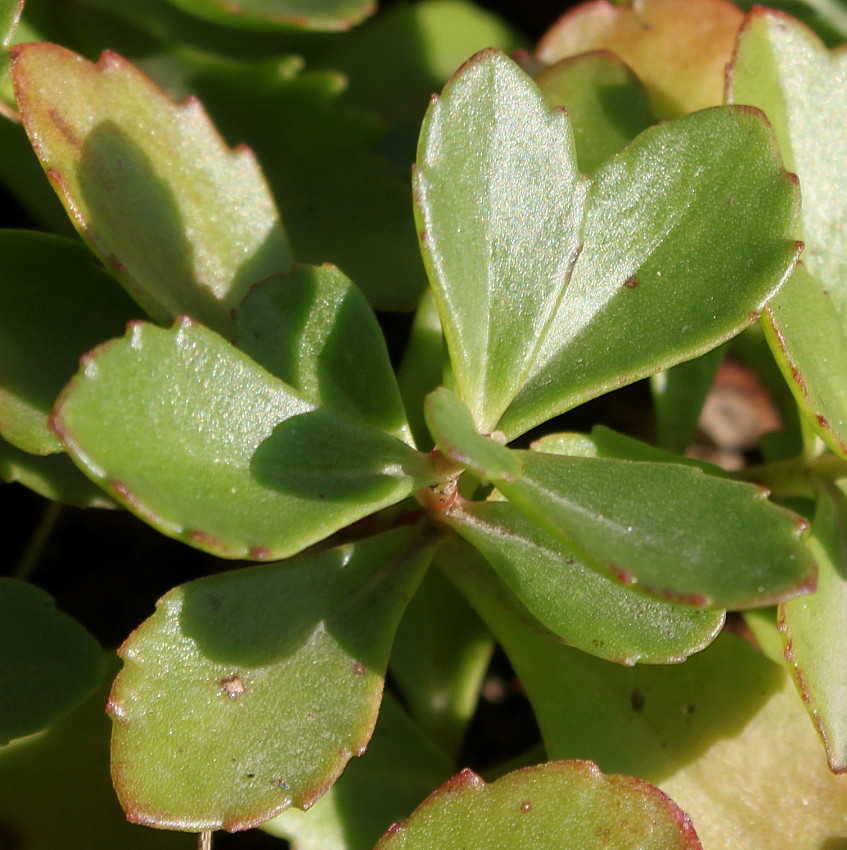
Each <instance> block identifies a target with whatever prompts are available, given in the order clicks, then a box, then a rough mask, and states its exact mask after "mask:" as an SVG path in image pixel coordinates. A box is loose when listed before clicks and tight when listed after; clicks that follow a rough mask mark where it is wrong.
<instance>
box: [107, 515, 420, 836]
mask: <svg viewBox="0 0 847 850" xmlns="http://www.w3.org/2000/svg"><path fill="white" fill-rule="evenodd" d="M434 542H435V538H434V537H433V535H432V534H426V533H423V534H422V533H421V532H419V531H418V530H417V529H414V528H408V527H407V528H404V529H397V530H394V531H389V532H386V533H385V534H382V535H379V536H377V537H372V538H369V539H367V540H365V541H362V542H359V543H355V544H349V545H347V546H342V547H340V548H337V549H331V550H327V551H325V552H322V553H320V554H317V555H304V556H302V557H300V558H298V559H297V560H295V561H291V562H286V563H280V564H270V565H265V566H260V567H250V568H245V569H241V570H237V571H234V572H229V573H223V574H221V575H217V576H212V577H209V578H204V579H199V580H198V581H194V582H190V583H189V584H186V585H183V586H181V587H178V588H176V589H174V590H172V591H171V592H170V593H168V594H167V595H166V596H165V597H164V598H163V599H162V600H161V601H160V602H159V604H158V606H157V611H156V613H155V614H154V615H153V616H152V617H151V618H150V619H148V620H147V621H146V622H145V623H144V624H143V625H142V626H141V627H140V628H139V629H138V630H136V631H135V632H134V633H133V634H132V636H131V637H130V639H129V640H128V641H127V642H126V643H125V644H124V646H123V647H122V649H121V655H122V657H123V658H124V659H125V662H126V666H125V667H124V669H123V671H122V672H121V673H120V675H119V676H118V678H117V680H116V681H115V686H114V688H113V690H112V697H111V699H110V702H109V711H110V713H111V714H112V717H113V718H114V734H113V741H112V763H113V766H114V769H113V779H114V782H115V788H116V789H117V792H118V796H119V798H120V800H121V803H122V805H123V806H124V809H125V810H126V812H127V814H128V816H129V818H130V819H131V820H133V821H135V822H140V823H147V824H151V825H156V826H164V827H171V828H176V829H185V830H203V829H217V828H221V827H222V828H224V829H229V830H237V829H247V828H249V827H252V826H256V825H257V824H259V823H261V822H262V821H265V820H267V819H269V818H271V817H273V816H274V815H276V814H279V813H280V812H281V811H283V810H284V809H287V808H288V807H289V806H291V805H294V806H298V807H299V808H304V809H305V808H308V807H309V806H310V805H311V804H312V803H313V802H315V800H317V799H318V798H319V797H320V796H321V795H322V794H323V793H324V792H325V791H326V790H327V788H328V787H329V786H330V785H331V784H332V782H333V781H334V780H335V779H336V777H337V776H338V775H339V774H340V773H341V771H342V770H343V769H344V766H345V765H346V764H347V762H348V761H349V759H350V758H351V756H353V755H354V754H358V755H360V754H361V753H362V752H364V749H365V747H366V746H367V743H368V740H369V739H370V736H371V733H372V731H373V727H374V724H375V722H376V716H377V713H378V711H379V703H380V699H381V696H382V687H383V677H384V674H385V667H386V664H387V662H388V653H389V650H390V647H391V642H392V640H393V638H394V632H395V630H396V628H397V623H398V621H399V620H400V617H401V615H402V613H403V609H404V608H405V606H406V603H407V602H408V600H409V598H410V597H411V595H412V594H413V593H414V591H415V588H416V587H417V585H418V583H419V582H420V579H421V576H422V574H423V572H424V570H425V569H426V567H427V564H428V563H429V559H430V557H431V549H432V545H433V544H434Z"/></svg>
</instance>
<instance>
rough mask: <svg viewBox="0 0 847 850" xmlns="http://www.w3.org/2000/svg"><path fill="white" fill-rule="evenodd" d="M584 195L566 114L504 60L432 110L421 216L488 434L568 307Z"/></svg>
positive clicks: (464, 375)
mask: <svg viewBox="0 0 847 850" xmlns="http://www.w3.org/2000/svg"><path fill="white" fill-rule="evenodd" d="M585 189H586V183H585V180H584V179H583V178H582V177H581V176H580V175H579V173H578V172H577V169H576V156H575V152H574V149H573V139H572V137H571V134H570V131H569V129H568V123H567V118H566V116H565V114H564V113H561V112H551V111H550V110H549V109H548V108H547V106H546V105H545V103H544V101H543V99H542V97H541V95H540V93H539V91H538V89H537V87H536V86H535V84H534V83H533V82H532V80H530V78H529V77H528V76H527V75H526V74H524V73H523V72H522V71H521V70H520V69H519V68H518V67H517V66H516V65H514V64H513V63H512V62H511V61H510V60H508V59H507V58H506V57H505V56H503V55H502V54H500V53H499V52H497V51H494V50H487V51H483V52H481V53H478V54H476V56H474V57H473V58H472V59H470V60H469V61H468V62H467V63H466V64H465V65H464V66H463V67H462V69H461V70H460V71H459V73H458V75H457V76H456V77H455V78H454V79H453V80H452V81H451V82H449V83H448V84H447V86H446V87H445V89H444V93H443V94H442V96H441V98H440V99H438V100H434V101H433V104H432V105H431V106H430V109H429V111H428V112H427V116H426V118H425V119H424V123H423V127H422V130H421V142H420V148H419V151H418V167H417V171H416V175H415V194H416V201H417V204H416V215H417V221H418V226H419V229H420V231H421V234H420V235H421V245H422V250H423V255H424V261H425V263H426V265H427V269H428V272H429V275H430V279H431V283H432V286H433V289H434V292H435V298H436V301H437V303H438V307H439V313H440V315H441V322H442V325H443V327H444V334H445V336H446V338H447V345H448V348H449V350H450V354H451V358H452V362H453V369H454V371H455V376H456V385H457V389H458V392H459V395H460V396H461V398H462V400H463V401H464V402H465V403H466V404H467V406H468V407H469V408H470V410H471V413H472V414H473V418H474V421H475V422H476V425H477V426H478V428H479V430H480V431H482V432H486V433H487V432H489V431H492V430H493V429H494V427H495V426H496V424H497V421H498V419H499V418H500V416H501V415H502V413H503V411H504V410H505V409H506V407H507V406H508V405H509V402H510V401H511V400H512V398H513V397H514V396H515V394H516V393H517V392H518V390H519V389H520V387H521V384H522V382H523V376H524V373H525V372H526V371H527V369H528V368H529V367H530V365H531V363H532V360H533V358H534V352H535V349H536V347H537V345H538V339H539V336H540V335H542V334H543V333H544V330H545V328H546V326H547V325H548V323H549V322H550V319H551V317H552V315H553V313H554V311H555V310H556V309H557V306H558V303H559V300H560V298H561V294H562V292H563V290H564V287H565V286H566V284H567V280H568V276H569V274H570V269H571V267H572V265H573V262H574V260H575V259H576V256H577V253H578V251H579V245H580V223H581V221H582V217H583V206H584V202H585ZM518 293H520V294H519V295H518Z"/></svg>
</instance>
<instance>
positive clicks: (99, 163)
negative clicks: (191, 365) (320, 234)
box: [13, 44, 291, 330]
mask: <svg viewBox="0 0 847 850" xmlns="http://www.w3.org/2000/svg"><path fill="white" fill-rule="evenodd" d="M14 57H15V59H14V63H13V75H14V80H15V91H16V96H17V99H18V104H19V107H20V110H21V114H22V116H23V120H24V125H25V126H26V128H27V132H28V134H29V136H30V139H31V141H32V144H33V147H34V148H35V150H36V152H37V153H38V156H39V158H40V159H41V163H42V165H43V167H44V169H45V170H46V171H47V174H48V176H49V177H50V180H51V182H52V183H53V186H54V188H55V189H56V191H57V192H58V194H59V196H60V197H61V199H62V202H63V203H64V205H65V207H66V208H67V210H68V212H69V214H70V216H71V218H72V219H73V222H74V225H75V226H76V227H77V229H78V230H79V232H80V233H81V234H82V236H83V237H84V238H85V239H86V241H87V242H88V244H89V245H90V246H91V247H92V248H93V250H94V251H95V252H96V253H97V254H98V256H99V257H100V258H101V259H102V260H103V262H104V263H105V264H106V266H107V267H108V268H110V269H111V270H112V271H113V272H114V274H115V275H116V276H117V277H118V278H119V279H120V280H121V281H122V283H123V284H124V285H125V286H126V287H127V289H128V290H129V291H130V293H131V294H132V295H133V297H134V298H136V300H138V302H139V303H140V304H141V305H142V306H143V307H144V308H145V309H146V310H148V311H149V312H150V314H151V315H152V316H153V317H154V318H157V319H159V320H168V319H170V318H173V317H174V316H176V315H179V314H183V313H185V314H190V315H193V316H195V317H197V318H199V319H201V320H202V321H204V322H206V323H207V324H209V325H211V326H213V327H217V328H218V329H221V330H225V329H227V328H228V327H229V321H230V320H229V311H230V310H231V309H232V307H233V306H235V305H236V304H237V303H238V302H239V300H240V299H241V297H242V296H243V295H244V293H245V292H246V290H247V288H248V287H249V286H250V285H251V284H252V283H254V282H255V281H257V280H260V279H261V278H264V277H266V276H267V275H269V274H272V273H274V272H281V271H285V270H286V269H287V268H288V267H289V266H290V264H291V257H290V254H289V249H288V244H287V241H286V237H285V234H284V233H283V230H282V226H281V224H280V220H279V216H278V214H277V211H276V208H275V206H274V202H273V199H272V198H271V196H270V193H269V191H268V188H267V186H266V184H265V182H264V179H263V177H262V175H261V172H260V171H259V168H258V166H257V164H256V161H255V159H254V158H253V155H252V154H251V152H250V151H249V150H248V149H246V148H238V149H236V150H235V151H232V150H230V149H228V148H227V147H226V145H225V144H224V142H223V140H222V139H221V138H220V136H218V135H217V132H216V131H215V129H214V127H213V126H212V124H211V122H210V121H209V119H208V117H207V116H206V114H205V112H204V111H203V109H202V107H201V106H200V104H199V103H198V102H197V101H196V100H189V101H186V102H185V103H184V104H182V105H179V106H178V105H176V104H174V103H173V102H172V101H171V100H169V99H168V98H167V97H166V96H165V95H164V93H163V92H162V91H160V90H159V89H157V88H156V87H155V86H154V85H153V84H152V82H151V81H150V80H149V79H147V78H146V77H145V76H144V75H143V74H141V72H140V71H138V70H137V69H136V68H134V67H133V66H132V65H131V64H129V63H128V62H127V61H126V60H124V59H122V58H121V57H119V56H117V55H115V54H112V53H104V54H103V57H102V58H101V60H100V62H99V64H97V65H94V64H91V63H89V62H87V61H86V60H84V59H82V57H80V56H77V55H76V54H74V53H72V52H71V51H68V50H65V49H64V48H62V47H58V46H56V45H52V44H27V45H22V46H18V47H16V48H15V49H14Z"/></svg>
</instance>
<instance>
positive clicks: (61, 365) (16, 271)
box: [0, 230, 139, 455]
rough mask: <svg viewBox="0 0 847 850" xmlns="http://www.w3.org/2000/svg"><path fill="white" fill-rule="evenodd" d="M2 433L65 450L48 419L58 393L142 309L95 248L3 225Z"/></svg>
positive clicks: (44, 450)
mask: <svg viewBox="0 0 847 850" xmlns="http://www.w3.org/2000/svg"><path fill="white" fill-rule="evenodd" d="M0 269H2V274H0V433H2V435H3V438H4V439H6V440H7V441H8V442H9V443H11V444H12V445H13V446H16V447H17V448H19V449H23V450H24V451H27V452H32V453H34V454H39V455H42V454H51V453H54V452H60V451H62V444H61V443H60V442H59V440H58V438H57V437H56V435H55V434H54V433H53V432H52V431H50V429H49V428H48V426H47V418H48V416H49V414H50V410H51V409H52V407H53V405H54V403H55V401H56V396H57V395H58V394H59V391H60V390H61V389H62V387H63V386H64V385H65V384H66V383H67V381H68V380H69V379H70V378H71V376H72V375H73V374H74V372H75V371H76V369H77V361H78V360H79V357H80V356H81V355H83V354H84V353H85V352H86V351H88V350H89V349H90V348H92V347H93V346H95V345H97V344H98V343H100V342H103V340H106V339H109V338H110V337H113V336H116V335H117V334H120V333H122V332H123V329H124V326H125V325H126V323H127V322H128V321H129V320H130V319H132V318H135V317H136V316H137V315H138V312H139V311H138V308H137V307H136V305H135V304H133V302H132V301H131V300H130V299H129V298H128V297H127V296H126V294H125V293H124V292H123V290H122V289H121V288H120V287H119V286H117V284H116V283H115V282H114V281H113V280H111V279H110V278H109V276H108V275H107V274H105V273H104V272H103V270H102V268H101V267H100V266H99V265H98V264H97V263H96V262H95V260H94V258H93V257H92V256H91V253H90V252H89V251H87V250H86V249H85V248H84V247H83V246H82V245H79V244H78V243H76V242H71V241H70V240H67V239H60V238H58V237H55V236H47V235H46V234H43V233H34V232H26V231H16V230H3V231H0Z"/></svg>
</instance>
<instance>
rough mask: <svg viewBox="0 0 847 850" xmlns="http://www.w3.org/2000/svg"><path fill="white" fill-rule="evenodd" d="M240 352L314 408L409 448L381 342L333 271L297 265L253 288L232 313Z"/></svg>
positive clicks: (352, 291)
mask: <svg viewBox="0 0 847 850" xmlns="http://www.w3.org/2000/svg"><path fill="white" fill-rule="evenodd" d="M235 321H236V328H237V332H238V344H239V347H240V348H241V349H242V350H243V351H246V352H247V354H249V355H250V356H251V357H252V358H253V359H254V360H255V361H256V362H257V363H258V364H259V365H260V366H263V367H264V368H265V369H267V370H268V371H269V372H270V373H271V374H273V375H275V376H276V377H277V378H279V379H280V380H281V381H284V382H285V383H287V384H288V385H289V386H291V387H293V388H294V389H295V390H297V391H298V392H300V393H301V394H302V395H304V396H305V397H306V398H308V399H310V400H311V401H313V402H314V403H315V404H321V405H325V406H326V407H331V408H333V409H335V410H337V411H340V412H341V413H346V414H347V415H348V416H351V417H353V418H355V419H360V420H362V421H363V422H367V423H368V424H370V425H373V426H374V427H376V428H381V429H382V430H383V431H387V432H388V433H390V434H393V435H394V436H395V437H398V438H399V439H401V440H404V441H405V442H407V443H411V441H412V440H411V434H410V432H409V426H408V423H407V422H406V414H405V412H404V410H403V402H402V401H401V400H400V390H399V388H398V386H397V380H396V378H395V377H394V372H393V370H392V368H391V362H390V360H389V359H388V349H387V348H386V347H385V337H383V335H382V331H381V330H380V327H379V324H378V323H377V321H376V317H375V316H374V314H373V311H372V310H371V308H370V307H369V306H368V302H367V301H366V300H365V297H364V295H362V293H361V291H360V290H359V289H357V288H356V287H355V286H354V285H353V284H352V283H351V282H350V281H349V280H348V279H347V278H346V277H345V276H344V274H342V272H340V271H339V270H338V269H337V268H335V267H334V266H321V267H319V268H316V267H314V266H296V267H295V269H294V270H293V271H292V272H291V273H289V274H286V275H274V276H273V277H271V278H269V279H268V280H265V281H262V283H261V284H259V285H258V286H256V287H254V288H253V290H252V291H251V292H250V294H249V295H248V296H247V297H246V298H245V300H244V301H243V302H242V304H241V306H240V307H239V308H238V310H237V312H236V319H235Z"/></svg>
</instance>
